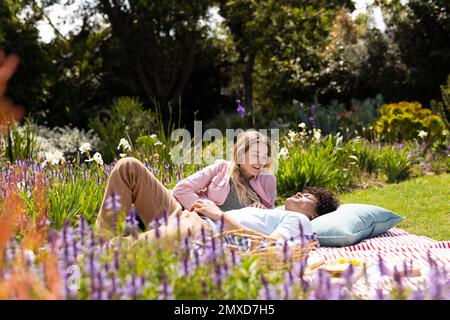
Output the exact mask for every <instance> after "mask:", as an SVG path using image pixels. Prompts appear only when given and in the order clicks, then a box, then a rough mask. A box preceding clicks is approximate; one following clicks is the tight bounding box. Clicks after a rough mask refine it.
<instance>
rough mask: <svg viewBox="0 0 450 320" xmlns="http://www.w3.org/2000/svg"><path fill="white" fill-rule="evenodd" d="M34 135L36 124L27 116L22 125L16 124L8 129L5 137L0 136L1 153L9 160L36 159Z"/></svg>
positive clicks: (37, 148)
mask: <svg viewBox="0 0 450 320" xmlns="http://www.w3.org/2000/svg"><path fill="white" fill-rule="evenodd" d="M36 137H37V136H36V124H35V123H34V122H33V120H32V119H30V118H28V119H26V120H25V123H24V125H23V126H20V125H18V124H16V125H15V126H13V127H12V128H10V129H9V130H8V132H7V134H6V137H3V138H2V141H0V145H1V148H2V153H3V154H4V155H5V156H6V157H7V158H8V159H9V161H11V162H13V161H15V160H24V159H36V158H37V155H38V151H39V144H38V142H37V139H36Z"/></svg>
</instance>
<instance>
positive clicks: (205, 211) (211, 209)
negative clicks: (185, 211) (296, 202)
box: [189, 199, 267, 221]
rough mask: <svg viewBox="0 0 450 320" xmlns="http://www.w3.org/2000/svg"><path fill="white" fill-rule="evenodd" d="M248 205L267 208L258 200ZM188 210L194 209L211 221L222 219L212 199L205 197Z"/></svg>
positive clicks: (221, 213) (220, 212)
mask: <svg viewBox="0 0 450 320" xmlns="http://www.w3.org/2000/svg"><path fill="white" fill-rule="evenodd" d="M249 207H254V208H260V209H267V207H266V206H265V205H263V204H262V203H260V202H254V203H252V204H251V205H250V206H249ZM189 211H195V212H196V213H198V214H201V215H203V216H205V217H208V218H210V219H211V220H212V221H218V220H220V219H222V216H223V214H224V212H223V211H222V210H221V209H220V208H219V207H218V206H217V205H216V204H215V203H214V202H213V201H211V200H207V199H200V200H197V201H195V202H194V203H193V204H192V206H191V207H190V208H189Z"/></svg>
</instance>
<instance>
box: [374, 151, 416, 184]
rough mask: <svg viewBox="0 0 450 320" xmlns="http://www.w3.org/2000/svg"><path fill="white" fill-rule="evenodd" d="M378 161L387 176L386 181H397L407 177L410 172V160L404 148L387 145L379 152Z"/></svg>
mask: <svg viewBox="0 0 450 320" xmlns="http://www.w3.org/2000/svg"><path fill="white" fill-rule="evenodd" d="M378 161H379V163H380V166H381V167H382V168H383V172H384V173H385V174H386V176H387V181H388V182H398V181H400V180H404V179H406V178H408V176H409V175H410V173H411V168H412V161H411V157H410V155H409V152H408V150H407V149H406V148H403V149H401V150H399V148H398V147H396V146H392V145H388V146H386V147H385V148H384V149H383V150H382V151H381V152H380V154H379V157H378Z"/></svg>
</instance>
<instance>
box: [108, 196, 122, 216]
mask: <svg viewBox="0 0 450 320" xmlns="http://www.w3.org/2000/svg"><path fill="white" fill-rule="evenodd" d="M120 207H121V203H120V196H119V195H118V194H116V193H115V192H114V191H112V192H111V194H110V195H109V196H108V197H107V198H106V201H105V209H106V210H108V211H112V212H114V213H117V212H119V210H120Z"/></svg>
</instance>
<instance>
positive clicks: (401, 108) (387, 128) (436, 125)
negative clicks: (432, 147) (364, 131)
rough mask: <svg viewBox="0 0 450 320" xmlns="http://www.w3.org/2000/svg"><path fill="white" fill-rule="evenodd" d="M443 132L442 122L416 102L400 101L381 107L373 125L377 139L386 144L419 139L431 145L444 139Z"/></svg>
mask: <svg viewBox="0 0 450 320" xmlns="http://www.w3.org/2000/svg"><path fill="white" fill-rule="evenodd" d="M443 130H444V125H443V123H442V120H441V119H440V118H439V117H438V116H437V115H434V114H432V112H431V110H429V109H426V108H422V105H421V104H420V103H418V102H406V101H402V102H399V103H391V104H385V105H383V106H382V107H381V109H380V118H379V119H378V120H377V122H376V124H375V131H376V133H377V135H378V137H379V138H380V139H381V140H383V141H387V142H394V141H407V140H413V139H417V138H419V139H423V141H426V142H427V143H431V142H432V141H436V140H441V139H443V138H444V136H443ZM421 131H423V132H422V134H423V135H422V136H421V135H420V132H421Z"/></svg>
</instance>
